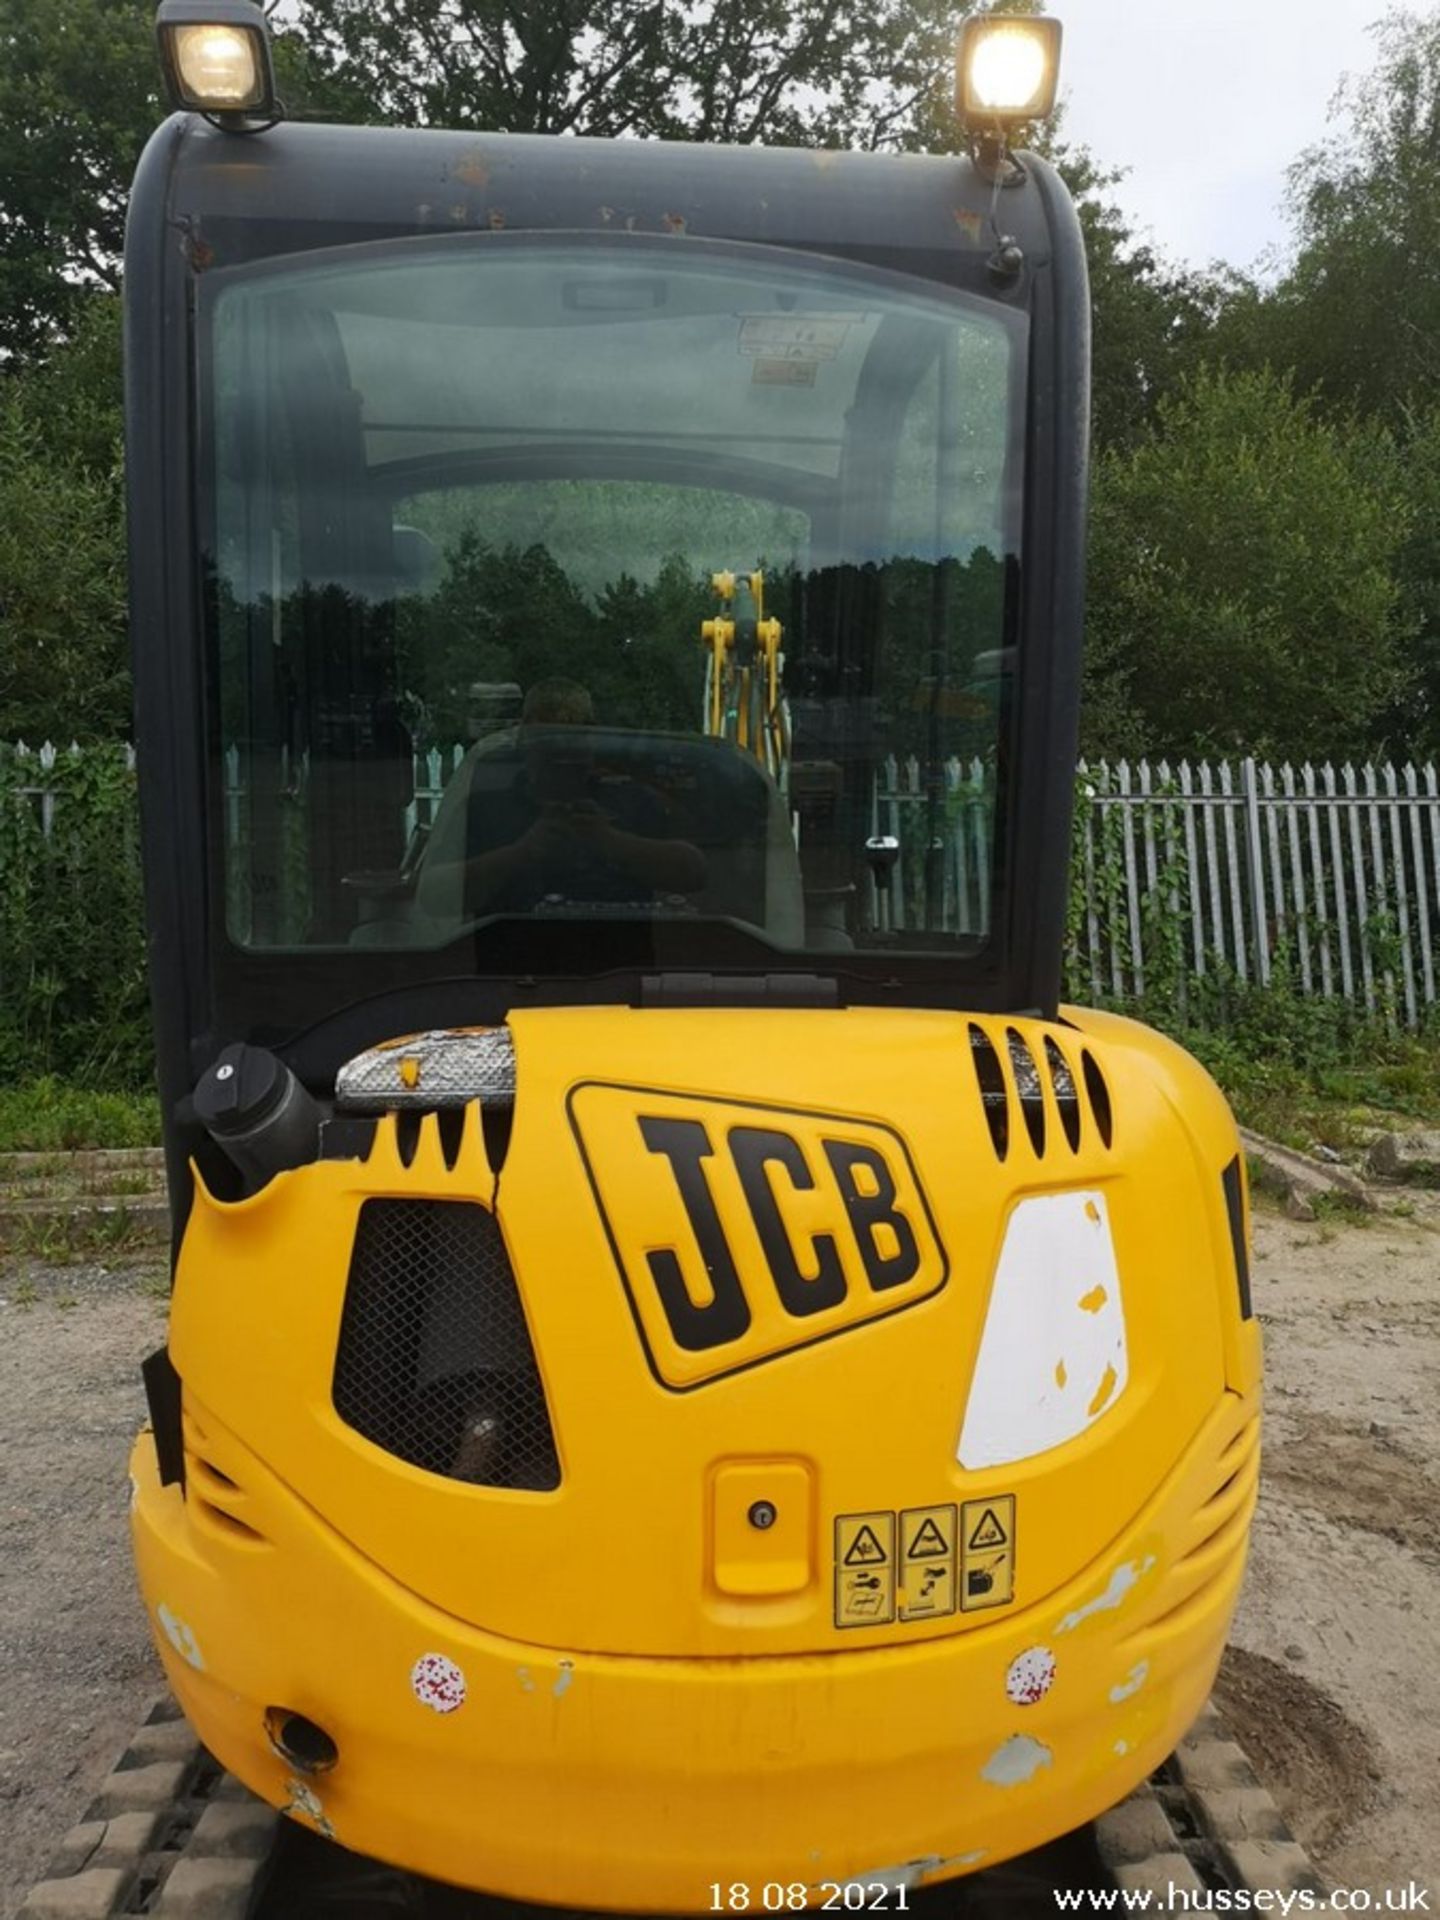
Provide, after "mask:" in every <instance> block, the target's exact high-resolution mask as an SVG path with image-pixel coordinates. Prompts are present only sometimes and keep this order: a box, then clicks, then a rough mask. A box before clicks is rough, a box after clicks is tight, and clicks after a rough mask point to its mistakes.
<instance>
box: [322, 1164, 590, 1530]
mask: <svg viewBox="0 0 1440 1920" xmlns="http://www.w3.org/2000/svg"><path fill="white" fill-rule="evenodd" d="M335 1410H336V1412H337V1413H338V1414H339V1415H340V1418H341V1419H342V1420H344V1421H346V1422H347V1423H348V1424H349V1425H350V1426H352V1427H354V1428H355V1430H356V1432H357V1433H363V1434H364V1435H365V1438H366V1439H367V1440H373V1441H374V1442H375V1444H376V1445H377V1446H380V1447H384V1449H385V1451H386V1452H387V1453H393V1454H396V1455H397V1456H398V1457H399V1458H400V1459H401V1460H408V1461H409V1462H410V1463H411V1465H412V1466H417V1467H424V1468H425V1469H426V1470H427V1471H428V1472H430V1473H440V1474H444V1475H445V1476H446V1477H447V1478H448V1479H451V1480H466V1481H469V1482H470V1483H471V1484H472V1485H474V1486H485V1487H527V1488H530V1489H532V1490H534V1491H540V1492H543V1491H546V1490H548V1489H550V1488H552V1487H558V1486H559V1484H560V1463H559V1461H558V1459H557V1458H556V1454H555V1438H554V1435H553V1433H552V1432H551V1429H550V1416H549V1413H548V1411H547V1409H546V1406H545V1391H544V1388H543V1387H542V1386H541V1384H540V1375H539V1372H538V1370H537V1368H536V1365H535V1352H534V1349H533V1347H532V1346H531V1344H530V1333H529V1329H528V1328H527V1327H526V1325H525V1314H524V1311H523V1309H522V1307H521V1305H520V1294H519V1291H518V1289H517V1288H516V1285H515V1276H514V1274H513V1273H512V1272H511V1270H510V1261H509V1259H508V1257H507V1255H506V1252H505V1243H504V1241H503V1240H502V1239H501V1237H500V1229H499V1227H498V1226H497V1224H496V1222H495V1219H494V1216H493V1215H492V1214H490V1213H488V1212H486V1210H485V1208H484V1207H477V1206H474V1205H471V1204H469V1203H466V1202H461V1201H452V1200H367V1201H366V1202H365V1204H364V1206H362V1207H361V1209H360V1223H359V1226H358V1228H357V1230H356V1234H355V1250H354V1252H353V1254H352V1255H351V1258H350V1285H349V1291H348V1292H347V1294H346V1297H345V1313H344V1317H343V1319H342V1320H341V1323H340V1345H339V1350H338V1352H337V1354H336V1357H335Z"/></svg>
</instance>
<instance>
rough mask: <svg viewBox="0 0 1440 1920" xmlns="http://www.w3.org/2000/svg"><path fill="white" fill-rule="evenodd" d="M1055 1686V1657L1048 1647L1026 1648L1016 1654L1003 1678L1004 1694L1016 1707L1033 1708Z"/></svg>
mask: <svg viewBox="0 0 1440 1920" xmlns="http://www.w3.org/2000/svg"><path fill="white" fill-rule="evenodd" d="M1054 1684H1055V1656H1054V1654H1053V1653H1052V1652H1051V1651H1050V1649H1049V1647H1027V1648H1026V1650H1025V1652H1024V1653H1019V1654H1016V1656H1015V1658H1014V1659H1013V1660H1012V1661H1011V1662H1010V1671H1009V1672H1008V1673H1007V1674H1006V1676H1005V1692H1006V1694H1007V1695H1008V1696H1009V1698H1010V1699H1011V1700H1012V1701H1014V1703H1015V1705H1016V1706H1017V1707H1033V1706H1034V1705H1035V1703H1036V1701H1037V1700H1043V1699H1044V1698H1045V1695H1046V1694H1047V1693H1048V1692H1049V1691H1050V1689H1051V1687H1052V1686H1053V1685H1054Z"/></svg>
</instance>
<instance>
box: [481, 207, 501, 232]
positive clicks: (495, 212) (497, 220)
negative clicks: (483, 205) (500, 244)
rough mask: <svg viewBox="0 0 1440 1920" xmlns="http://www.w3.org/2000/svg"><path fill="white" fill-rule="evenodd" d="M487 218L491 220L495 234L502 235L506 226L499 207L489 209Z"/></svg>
mask: <svg viewBox="0 0 1440 1920" xmlns="http://www.w3.org/2000/svg"><path fill="white" fill-rule="evenodd" d="M485 217H486V218H487V219H488V220H489V222H490V226H491V229H492V231H493V232H495V233H500V232H501V231H502V230H503V228H504V226H505V216H504V214H503V213H502V212H501V211H500V209H499V207H491V208H489V210H488V211H487V213H486V216H485Z"/></svg>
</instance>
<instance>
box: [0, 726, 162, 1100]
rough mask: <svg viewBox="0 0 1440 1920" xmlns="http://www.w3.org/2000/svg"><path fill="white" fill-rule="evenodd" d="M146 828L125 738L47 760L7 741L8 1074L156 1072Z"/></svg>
mask: <svg viewBox="0 0 1440 1920" xmlns="http://www.w3.org/2000/svg"><path fill="white" fill-rule="evenodd" d="M27 789H29V791H27ZM47 793H49V794H53V795H54V800H53V816H52V817H51V820H50V830H49V831H48V832H47V831H46V830H45V829H46V817H45V816H46V808H47V805H48V804H49V803H48V802H47V800H46V798H45V795H46V794H47ZM137 838H138V836H137V831H136V818H135V781H134V775H133V773H132V772H131V771H130V769H129V767H128V766H127V756H126V752H125V749H124V748H122V747H118V746H117V747H108V748H101V747H91V748H87V749H85V750H83V751H81V752H79V753H75V754H71V753H69V752H63V753H61V754H60V755H58V757H57V758H56V760H55V764H54V765H53V766H52V767H49V768H45V767H44V766H42V764H41V761H40V757H39V755H38V754H35V753H31V754H28V755H20V754H18V753H17V752H16V751H15V750H14V749H13V748H9V747H0V875H3V878H4V884H3V886H0V987H3V992H0V1084H4V1083H5V1082H6V1081H28V1080H31V1079H34V1078H36V1077H37V1076H43V1075H46V1074H52V1073H53V1074H60V1075H64V1076H66V1077H69V1078H71V1079H74V1080H76V1081H78V1082H80V1083H81V1084H85V1085H91V1086H102V1087H105V1086H110V1087H142V1086H144V1085H145V1084H146V1083H147V1081H148V1079H149V1076H150V1070H151V1069H150V1021H149V1006H148V1002H147V999H146V991H145V938H144V933H143V931H142V927H141V908H140V874H139V858H138V846H137Z"/></svg>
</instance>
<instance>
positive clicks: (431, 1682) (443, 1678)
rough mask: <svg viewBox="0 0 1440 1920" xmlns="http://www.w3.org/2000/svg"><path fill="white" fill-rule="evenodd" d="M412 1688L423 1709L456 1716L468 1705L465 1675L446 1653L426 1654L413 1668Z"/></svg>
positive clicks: (422, 1655)
mask: <svg viewBox="0 0 1440 1920" xmlns="http://www.w3.org/2000/svg"><path fill="white" fill-rule="evenodd" d="M410 1685H411V1687H412V1688H413V1689H414V1693H415V1698H416V1699H417V1700H418V1701H419V1702H420V1704H421V1705H422V1706H425V1707H433V1708H434V1710H435V1712H436V1713H454V1711H455V1709H456V1708H457V1707H463V1706H464V1704H465V1676H464V1674H463V1673H462V1672H461V1671H460V1669H459V1667H457V1666H456V1664H455V1662H454V1661H453V1660H448V1659H447V1658H446V1657H445V1655H444V1654H443V1653H422V1654H421V1656H420V1658H419V1659H418V1660H417V1661H416V1662H415V1664H414V1666H413V1667H412V1668H411V1669H410Z"/></svg>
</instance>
